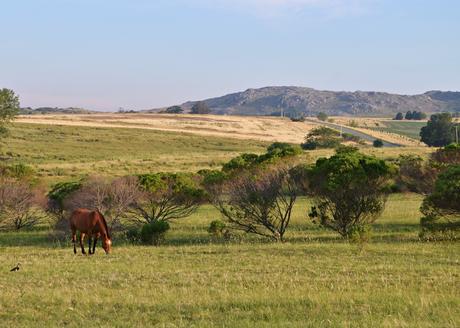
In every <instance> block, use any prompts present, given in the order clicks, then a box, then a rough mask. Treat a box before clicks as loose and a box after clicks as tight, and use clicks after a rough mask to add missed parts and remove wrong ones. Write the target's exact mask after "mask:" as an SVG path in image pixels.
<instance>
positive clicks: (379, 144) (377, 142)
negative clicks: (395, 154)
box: [372, 139, 383, 148]
mask: <svg viewBox="0 0 460 328" xmlns="http://www.w3.org/2000/svg"><path fill="white" fill-rule="evenodd" d="M372 145H373V146H374V147H375V148H382V147H383V141H382V140H380V139H375V140H374V142H373V143H372Z"/></svg>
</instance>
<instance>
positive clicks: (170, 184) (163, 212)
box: [130, 173, 205, 223]
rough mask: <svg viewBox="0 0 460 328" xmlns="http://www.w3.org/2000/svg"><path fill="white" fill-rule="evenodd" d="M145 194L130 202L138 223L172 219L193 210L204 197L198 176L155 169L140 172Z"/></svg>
mask: <svg viewBox="0 0 460 328" xmlns="http://www.w3.org/2000/svg"><path fill="white" fill-rule="evenodd" d="M138 181H139V184H140V186H141V190H142V195H141V196H140V197H138V198H137V199H136V200H135V202H134V203H133V204H132V205H131V217H130V218H131V220H132V221H134V222H137V223H151V222H156V221H169V220H175V219H180V218H184V217H187V216H189V215H191V214H193V213H194V212H195V211H196V210H197V208H198V207H199V206H200V204H201V203H202V202H203V201H204V199H205V192H204V190H203V189H202V188H201V187H200V186H199V184H200V181H198V176H194V175H191V174H186V173H154V174H143V175H139V176H138Z"/></svg>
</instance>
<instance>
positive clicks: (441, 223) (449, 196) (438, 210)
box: [420, 165, 460, 237]
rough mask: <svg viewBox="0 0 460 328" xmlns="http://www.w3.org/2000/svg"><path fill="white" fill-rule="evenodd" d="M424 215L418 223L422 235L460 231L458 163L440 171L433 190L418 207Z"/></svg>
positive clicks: (456, 232)
mask: <svg viewBox="0 0 460 328" xmlns="http://www.w3.org/2000/svg"><path fill="white" fill-rule="evenodd" d="M420 210H421V212H422V213H423V215H424V217H423V218H422V219H421V221H420V224H421V228H422V232H421V235H422V237H426V236H430V235H436V234H441V235H443V234H446V235H449V236H452V235H453V236H456V237H458V236H459V233H460V165H453V166H451V167H449V168H448V169H447V170H446V171H444V172H443V173H441V174H440V175H439V176H438V179H437V180H436V183H435V186H434V190H433V192H432V193H431V194H430V195H429V196H427V197H425V199H424V200H423V203H422V206H421V208H420Z"/></svg>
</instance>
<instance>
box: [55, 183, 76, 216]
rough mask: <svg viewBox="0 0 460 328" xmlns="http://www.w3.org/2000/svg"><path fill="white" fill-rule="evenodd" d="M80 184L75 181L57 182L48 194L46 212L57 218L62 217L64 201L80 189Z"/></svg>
mask: <svg viewBox="0 0 460 328" xmlns="http://www.w3.org/2000/svg"><path fill="white" fill-rule="evenodd" d="M81 185H82V183H81V182H77V181H69V182H59V183H56V184H55V185H53V186H52V187H51V190H50V191H49V192H48V210H49V211H50V212H52V213H54V214H56V215H58V216H61V217H62V216H63V213H64V210H65V208H64V201H65V199H66V198H67V197H69V196H70V195H71V194H72V193H73V192H75V191H77V190H78V189H80V188H81Z"/></svg>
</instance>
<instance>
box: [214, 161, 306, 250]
mask: <svg viewBox="0 0 460 328" xmlns="http://www.w3.org/2000/svg"><path fill="white" fill-rule="evenodd" d="M292 172H293V171H292V170H291V169H289V168H288V167H284V166H272V167H270V168H264V169H262V168H258V169H255V170H250V171H245V172H243V173H240V174H238V175H236V176H234V177H232V178H230V179H228V180H227V181H225V182H224V183H223V184H221V185H214V186H213V189H212V191H211V192H210V195H211V199H212V202H213V204H214V206H215V207H216V208H217V209H218V210H219V211H220V213H221V214H222V216H223V217H224V218H225V219H226V220H227V221H228V222H229V223H230V227H231V228H232V229H236V230H241V231H244V232H246V233H253V234H256V235H260V236H264V237H269V238H271V239H273V240H275V241H283V238H284V234H285V232H286V229H287V227H288V226H289V223H290V220H291V214H292V208H293V206H294V203H295V201H296V199H297V194H298V191H299V188H298V186H297V183H296V181H295V178H294V177H293V176H292Z"/></svg>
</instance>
